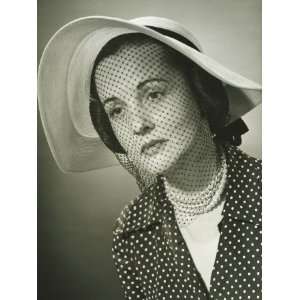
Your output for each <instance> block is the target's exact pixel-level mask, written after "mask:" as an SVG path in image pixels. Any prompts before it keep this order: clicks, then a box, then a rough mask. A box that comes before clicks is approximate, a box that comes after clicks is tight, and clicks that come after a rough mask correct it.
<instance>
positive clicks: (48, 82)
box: [38, 16, 261, 172]
mask: <svg viewBox="0 0 300 300" xmlns="http://www.w3.org/2000/svg"><path fill="white" fill-rule="evenodd" d="M146 26H153V27H159V28H163V29H168V30H170V31H174V32H176V33H178V34H180V35H182V36H184V37H185V38H187V39H189V40H192V42H193V43H194V44H195V43H197V41H196V39H195V38H194V37H193V36H192V35H191V34H190V33H188V32H187V31H185V29H184V28H182V27H181V25H179V24H177V23H176V22H173V21H171V20H168V19H163V18H156V17H151V18H140V19H136V20H132V21H127V20H122V19H117V18H111V17H102V16H91V17H85V18H80V19H77V20H74V21H72V22H70V23H68V24H66V25H65V26H63V27H62V28H61V29H60V30H59V31H57V32H56V33H55V34H54V36H53V37H52V38H51V39H50V41H49V42H48V44H47V45H46V47H45V50H44V52H43V54H42V57H41V60H40V65H39V72H38V101H39V110H40V115H41V120H42V124H43V127H44V131H45V134H46V137H47V141H48V143H49V146H50V149H51V152H52V154H53V157H54V158H55V161H56V163H57V165H58V166H59V167H60V169H61V170H62V171H64V172H83V171H88V170H93V169H100V168H104V167H109V166H113V165H117V164H118V161H117V160H116V158H115V156H114V155H113V153H111V151H110V150H108V149H107V148H106V146H105V145H104V143H103V142H102V141H101V140H100V138H99V137H98V135H97V133H96V131H95V130H94V128H93V125H92V122H91V119H90V114H89V92H90V77H91V72H92V67H93V63H94V61H95V58H96V56H97V54H98V53H99V51H100V50H101V48H102V47H103V46H104V45H105V44H106V43H107V42H108V41H109V40H111V39H112V38H114V37H116V36H119V35H122V34H125V33H130V32H140V33H143V34H145V35H148V36H150V37H152V38H154V39H156V40H159V41H161V42H162V43H164V44H166V45H168V46H170V47H172V48H173V49H175V50H177V51H178V52H180V53H182V54H183V55H185V56H186V57H188V58H189V59H191V60H192V61H193V62H194V63H196V64H197V65H198V66H200V67H201V68H203V69H204V70H206V71H207V72H208V73H210V74H211V75H213V76H215V77H216V78H218V79H220V80H221V81H222V82H223V83H224V85H225V88H226V90H227V93H228V97H229V108H230V109H229V110H230V116H231V120H230V122H232V121H234V120H235V119H237V118H239V117H241V116H242V115H244V114H245V113H247V112H248V111H250V110H251V109H253V108H254V107H255V106H257V105H258V104H259V103H260V102H261V86H260V85H259V84H257V83H255V82H253V81H251V80H249V79H247V78H245V77H243V76H241V75H239V74H237V73H235V72H232V71H230V70H228V69H227V68H225V67H224V66H222V65H221V64H219V63H218V62H216V61H215V60H213V59H212V58H210V57H209V56H207V55H205V54H204V53H202V52H199V51H197V50H195V49H193V48H191V47H189V46H187V45H185V44H183V43H181V42H179V41H177V40H175V39H173V38H170V37H167V36H165V35H163V34H161V33H158V32H157V31H155V30H153V29H150V28H147V27H146ZM197 46H198V47H199V45H198V44H197Z"/></svg>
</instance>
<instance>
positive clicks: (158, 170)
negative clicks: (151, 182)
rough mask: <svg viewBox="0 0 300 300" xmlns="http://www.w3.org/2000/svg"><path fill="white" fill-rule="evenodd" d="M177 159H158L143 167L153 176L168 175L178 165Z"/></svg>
mask: <svg viewBox="0 0 300 300" xmlns="http://www.w3.org/2000/svg"><path fill="white" fill-rule="evenodd" d="M176 162H177V159H176V158H175V157H174V158H173V157H172V158H171V157H170V159H168V160H166V159H162V158H157V159H156V160H150V161H148V162H146V163H145V164H144V165H143V169H144V170H145V171H146V172H148V173H150V174H152V175H156V176H157V175H164V176H165V175H167V174H168V173H169V172H170V171H171V170H172V169H173V167H174V166H175V165H176Z"/></svg>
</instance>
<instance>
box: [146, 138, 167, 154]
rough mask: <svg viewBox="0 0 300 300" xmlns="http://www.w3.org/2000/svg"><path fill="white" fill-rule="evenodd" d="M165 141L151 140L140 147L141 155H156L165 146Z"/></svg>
mask: <svg viewBox="0 0 300 300" xmlns="http://www.w3.org/2000/svg"><path fill="white" fill-rule="evenodd" d="M166 141H167V140H165V139H159V140H151V141H150V142H148V143H146V144H144V145H143V146H142V149H141V153H142V154H147V155H153V154H156V153H157V152H159V151H160V150H161V149H162V148H163V147H164V146H165V144H166Z"/></svg>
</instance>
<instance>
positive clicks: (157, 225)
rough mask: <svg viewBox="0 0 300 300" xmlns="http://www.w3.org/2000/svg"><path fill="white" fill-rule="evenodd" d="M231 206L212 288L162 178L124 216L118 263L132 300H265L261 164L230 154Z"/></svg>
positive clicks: (118, 231)
mask: <svg viewBox="0 0 300 300" xmlns="http://www.w3.org/2000/svg"><path fill="white" fill-rule="evenodd" d="M226 160H227V165H228V173H227V182H226V186H225V190H224V195H225V197H226V202H225V205H224V208H223V212H222V215H223V219H222V221H221V222H220V223H219V226H218V227H219V230H220V239H219V245H218V251H217V255H216V260H215V264H214V268H213V271H212V276H211V282H210V286H206V285H205V283H204V281H203V279H202V277H201V274H200V273H199V272H198V271H197V269H196V267H195V265H194V263H193V260H192V257H191V255H190V253H189V251H188V248H187V246H186V244H185V241H184V239H183V237H182V235H181V233H180V231H179V228H178V225H177V223H176V219H175V214H174V209H173V206H172V204H171V202H170V201H169V200H168V198H167V196H166V193H165V190H164V185H163V182H162V180H161V179H160V178H158V181H157V183H155V184H153V185H151V186H150V187H149V188H148V189H147V190H145V191H144V193H143V194H142V195H141V196H139V197H138V198H136V199H135V200H134V201H133V202H132V203H130V204H129V205H128V206H127V207H126V208H125V209H124V210H123V212H122V214H121V216H120V218H119V219H118V221H117V224H116V228H115V230H114V239H113V259H114V262H115V265H116V268H117V273H118V276H119V278H120V281H121V284H122V287H123V291H124V296H125V298H126V299H159V300H164V299H165V300H167V299H199V300H204V299H219V300H224V299H233V300H236V299H261V163H260V161H258V160H256V159H254V158H251V157H249V156H247V155H246V154H244V153H242V152H241V151H240V150H238V149H237V148H235V147H231V146H230V147H227V148H226Z"/></svg>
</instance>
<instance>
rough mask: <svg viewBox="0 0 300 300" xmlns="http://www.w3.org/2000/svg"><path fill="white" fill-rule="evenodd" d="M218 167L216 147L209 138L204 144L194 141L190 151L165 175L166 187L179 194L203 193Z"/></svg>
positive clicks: (198, 140) (197, 140)
mask: <svg viewBox="0 0 300 300" xmlns="http://www.w3.org/2000/svg"><path fill="white" fill-rule="evenodd" d="M219 166H220V161H219V155H218V150H217V147H216V145H215V143H214V141H213V139H212V138H211V137H209V138H207V141H206V143H203V140H202V142H201V143H200V139H196V141H195V143H194V144H193V145H191V147H190V149H189V150H188V151H187V152H186V153H185V154H184V155H183V156H182V157H181V158H180V159H179V161H178V162H177V163H176V165H175V166H173V168H172V169H171V170H169V171H168V173H167V174H166V175H165V179H166V181H167V183H168V187H169V188H170V189H172V191H173V192H174V191H175V192H176V190H178V191H180V192H181V193H182V192H183V193H185V192H186V193H187V194H189V193H191V192H202V191H204V190H205V189H206V188H207V187H208V185H209V184H210V183H211V181H212V180H213V179H214V177H215V176H216V174H217V171H218V168H219Z"/></svg>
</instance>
